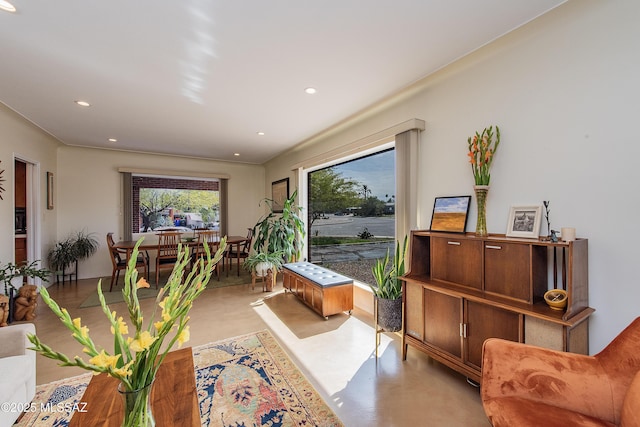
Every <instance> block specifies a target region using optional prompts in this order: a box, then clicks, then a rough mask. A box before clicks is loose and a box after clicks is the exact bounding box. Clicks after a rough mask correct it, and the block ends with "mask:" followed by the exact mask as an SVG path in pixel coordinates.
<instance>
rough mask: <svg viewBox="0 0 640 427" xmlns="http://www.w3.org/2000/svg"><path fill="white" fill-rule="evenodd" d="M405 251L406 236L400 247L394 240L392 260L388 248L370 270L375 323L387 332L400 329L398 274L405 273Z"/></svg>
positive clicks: (400, 289)
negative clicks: (382, 257)
mask: <svg viewBox="0 0 640 427" xmlns="http://www.w3.org/2000/svg"><path fill="white" fill-rule="evenodd" d="M406 251H407V237H406V236H405V238H404V243H403V244H402V248H400V242H399V241H398V242H396V251H395V255H394V257H393V260H390V259H389V250H387V255H386V256H385V257H384V259H377V260H376V262H375V264H374V265H373V267H372V268H371V271H372V273H373V277H374V279H375V281H376V285H375V286H374V285H371V290H372V291H373V295H374V297H375V298H376V303H377V307H378V309H377V320H376V321H377V323H378V324H379V325H380V326H381V327H382V328H383V329H384V330H385V331H387V332H396V331H399V330H400V329H402V281H401V280H400V279H399V277H400V276H402V275H404V273H405V262H404V258H405V253H406Z"/></svg>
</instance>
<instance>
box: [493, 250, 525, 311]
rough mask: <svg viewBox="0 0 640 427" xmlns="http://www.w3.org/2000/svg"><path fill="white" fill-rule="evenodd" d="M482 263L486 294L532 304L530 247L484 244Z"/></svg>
mask: <svg viewBox="0 0 640 427" xmlns="http://www.w3.org/2000/svg"><path fill="white" fill-rule="evenodd" d="M484 262H485V272H484V289H485V290H486V291H487V292H493V293H496V294H499V295H504V296H507V297H510V298H516V299H519V300H522V301H525V302H529V303H530V302H532V301H531V299H532V290H531V246H530V245H526V244H517V243H502V242H501V243H489V242H485V249H484Z"/></svg>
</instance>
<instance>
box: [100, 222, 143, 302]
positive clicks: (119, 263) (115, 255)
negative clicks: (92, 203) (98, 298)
mask: <svg viewBox="0 0 640 427" xmlns="http://www.w3.org/2000/svg"><path fill="white" fill-rule="evenodd" d="M115 244H116V243H115V241H114V240H113V233H107V246H108V247H109V255H110V256H111V265H112V267H113V271H112V273H111V285H110V286H109V292H111V290H112V289H113V284H114V283H118V279H119V278H120V271H121V270H126V269H127V261H128V260H127V251H126V250H124V249H118V248H116V247H114V246H115ZM136 268H143V269H144V277H145V278H146V279H149V255H148V254H146V253H138V258H137V259H136Z"/></svg>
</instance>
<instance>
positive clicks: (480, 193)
mask: <svg viewBox="0 0 640 427" xmlns="http://www.w3.org/2000/svg"><path fill="white" fill-rule="evenodd" d="M473 189H474V190H475V193H476V202H477V204H478V221H477V222H476V236H480V237H484V236H486V235H487V193H488V192H489V186H488V185H474V186H473Z"/></svg>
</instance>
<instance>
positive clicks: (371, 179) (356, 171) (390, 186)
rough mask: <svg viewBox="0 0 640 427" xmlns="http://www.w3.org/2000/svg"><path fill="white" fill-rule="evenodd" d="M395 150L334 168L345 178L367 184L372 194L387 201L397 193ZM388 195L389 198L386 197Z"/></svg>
mask: <svg viewBox="0 0 640 427" xmlns="http://www.w3.org/2000/svg"><path fill="white" fill-rule="evenodd" d="M395 153H396V152H395V150H391V151H385V152H383V153H379V154H375V155H373V156H369V157H366V158H364V159H360V160H356V161H352V162H349V163H345V164H342V165H338V166H334V170H335V171H336V172H338V173H340V174H342V176H343V177H344V178H351V179H353V180H355V181H358V182H360V183H361V184H366V185H367V186H369V189H370V190H371V194H372V195H373V196H376V197H377V198H378V199H380V200H383V201H385V202H386V201H387V198H388V197H391V196H392V195H395V193H396V171H395V158H396V154H395ZM385 195H388V197H385Z"/></svg>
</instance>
